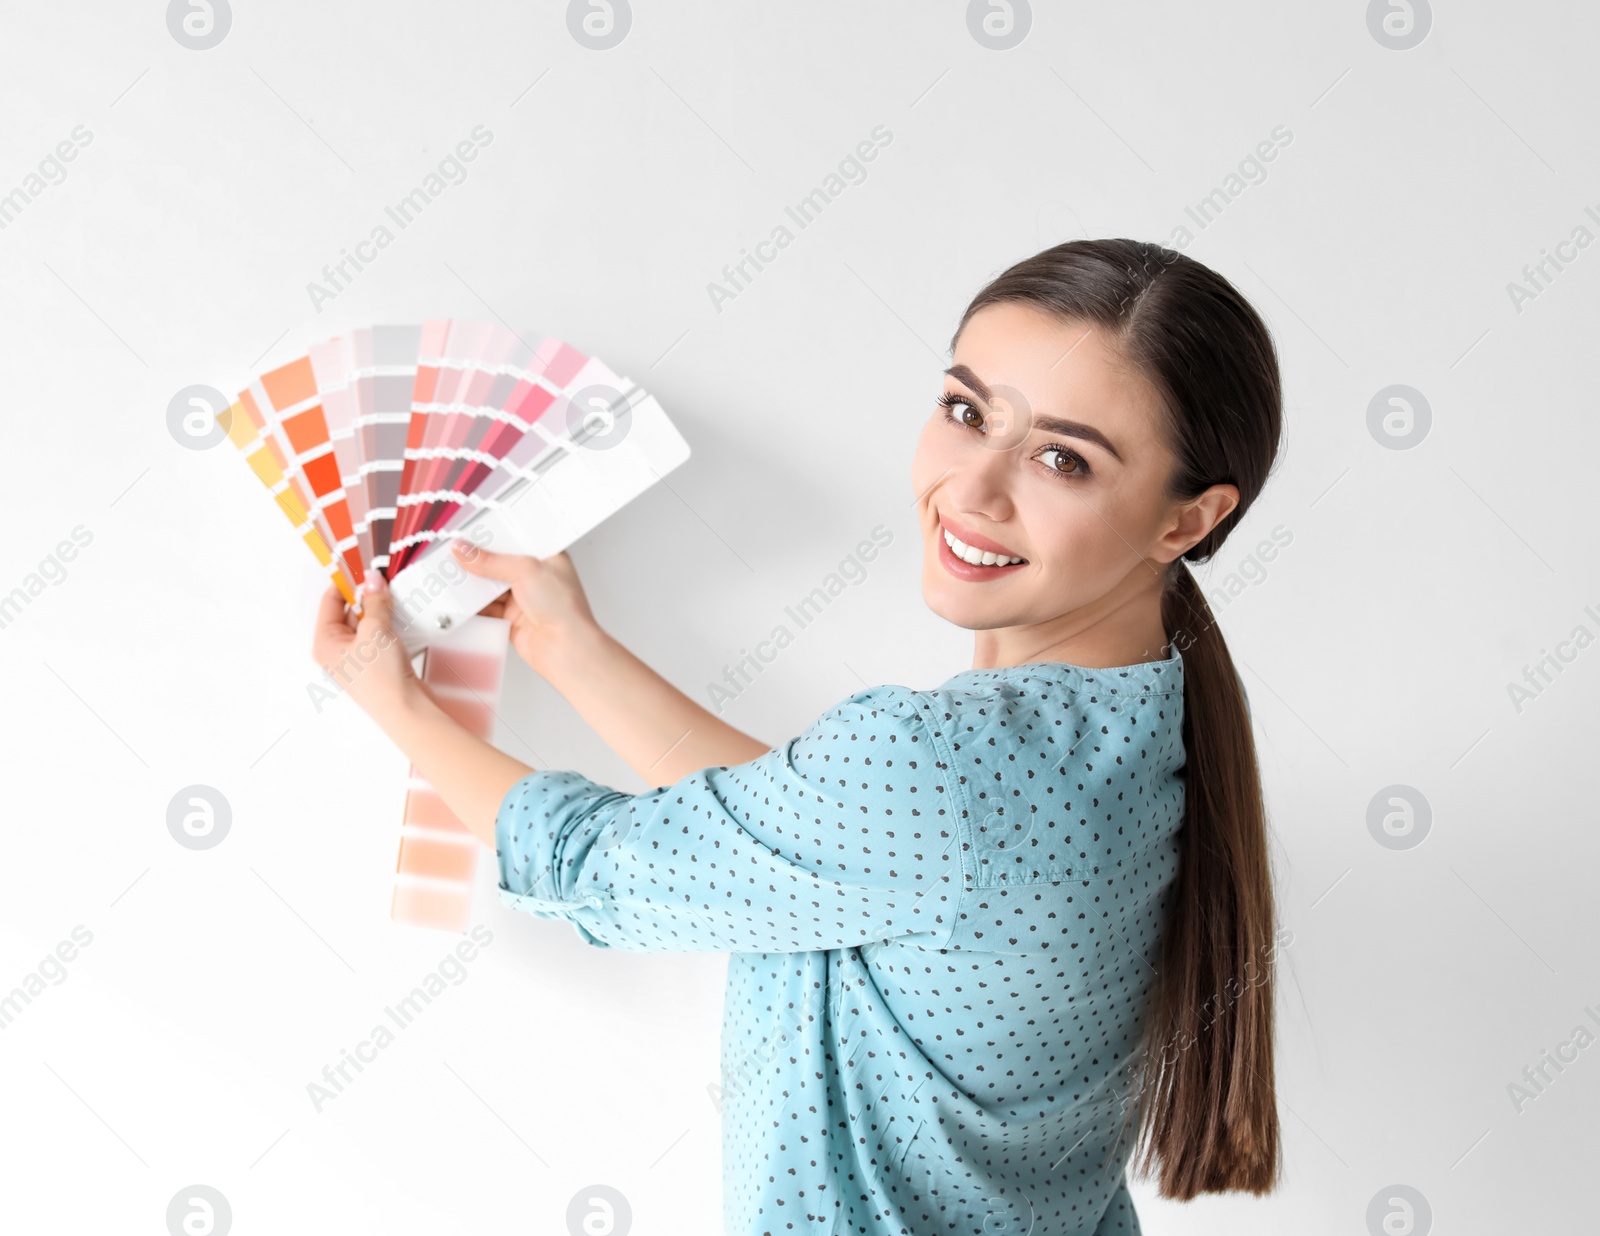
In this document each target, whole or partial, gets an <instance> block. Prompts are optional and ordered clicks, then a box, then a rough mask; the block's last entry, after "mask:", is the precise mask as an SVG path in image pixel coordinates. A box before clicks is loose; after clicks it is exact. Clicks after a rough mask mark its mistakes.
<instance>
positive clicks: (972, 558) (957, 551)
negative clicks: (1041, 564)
mask: <svg viewBox="0 0 1600 1236" xmlns="http://www.w3.org/2000/svg"><path fill="white" fill-rule="evenodd" d="M944 543H945V544H946V545H948V546H949V547H950V552H951V553H953V554H954V555H955V556H956V557H957V558H960V559H961V561H963V562H970V563H971V564H972V565H973V566H1010V565H1011V564H1012V563H1013V562H1025V561H1027V559H1025V558H1013V557H1011V556H1009V555H1007V554H996V553H992V552H991V551H989V550H987V549H973V548H972V546H970V545H963V544H962V543H961V542H960V541H958V540H956V538H955V537H953V536H951V535H950V534H949V533H948V532H945V534H944Z"/></svg>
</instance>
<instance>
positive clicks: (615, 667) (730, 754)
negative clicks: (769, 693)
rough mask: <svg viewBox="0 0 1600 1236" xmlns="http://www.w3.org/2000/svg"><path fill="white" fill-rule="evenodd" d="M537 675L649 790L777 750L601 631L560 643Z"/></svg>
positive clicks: (582, 632)
mask: <svg viewBox="0 0 1600 1236" xmlns="http://www.w3.org/2000/svg"><path fill="white" fill-rule="evenodd" d="M540 673H541V674H543V676H544V677H545V678H546V679H547V680H548V681H549V683H550V685H551V686H553V687H555V689H556V690H557V691H559V692H561V694H562V695H564V696H565V697H566V699H567V702H568V703H570V704H571V705H572V706H573V707H574V708H576V709H577V710H578V713H579V715H580V716H582V717H583V719H584V720H585V721H587V722H588V723H589V725H590V726H591V727H592V728H593V729H594V731H595V733H597V734H599V735H600V737H601V738H603V739H605V740H606V744H607V745H608V746H609V747H610V748H611V749H612V750H613V751H615V752H616V753H617V754H618V755H620V756H621V757H622V758H623V759H624V760H625V761H627V763H628V766H629V767H630V768H632V769H633V770H634V772H636V773H638V774H639V776H640V777H642V778H644V781H645V783H646V784H647V785H651V786H661V785H671V784H673V783H674V782H676V781H679V780H681V779H682V778H684V777H687V776H688V775H689V774H690V773H692V772H698V771H699V770H700V769H702V768H710V767H713V766H716V765H724V764H725V765H733V764H743V763H745V762H746V761H749V760H753V759H755V758H756V757H757V756H758V755H762V754H765V753H766V752H767V751H770V750H771V749H772V745H771V744H770V743H764V742H761V741H760V740H759V739H756V738H752V737H751V736H750V735H749V734H746V733H744V732H742V731H740V730H737V729H735V728H734V727H733V726H731V725H729V724H728V723H727V722H726V721H723V720H722V719H721V718H719V717H718V716H717V715H716V714H715V713H713V712H711V711H710V710H709V709H706V708H703V707H701V706H700V705H699V704H697V703H695V702H694V701H693V700H692V699H690V698H689V697H688V696H687V695H685V694H684V693H683V692H682V691H680V690H678V688H676V687H675V686H673V685H672V684H671V683H670V682H668V681H667V680H666V679H665V678H663V677H662V676H661V675H660V674H658V673H656V671H655V670H653V669H651V668H650V667H649V666H648V665H646V664H645V663H644V662H643V661H641V660H639V658H638V657H636V656H634V655H633V653H631V652H629V651H628V650H627V649H626V648H625V647H623V646H622V645H621V644H620V643H618V642H617V641H616V640H615V639H613V638H612V637H611V636H610V635H608V634H606V632H605V631H603V630H601V629H600V627H599V626H588V627H581V628H578V629H576V630H574V631H572V632H571V633H570V634H568V635H567V636H565V637H563V638H561V639H559V640H557V641H555V642H554V644H553V645H552V646H551V647H550V648H548V649H547V650H546V653H545V655H544V656H543V657H542V658H541V660H540Z"/></svg>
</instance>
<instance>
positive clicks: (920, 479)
mask: <svg viewBox="0 0 1600 1236" xmlns="http://www.w3.org/2000/svg"><path fill="white" fill-rule="evenodd" d="M940 428H941V426H940V425H939V424H938V423H937V422H935V421H934V420H932V419H930V420H929V421H928V422H927V423H926V424H925V425H923V427H922V434H921V436H920V437H918V438H917V449H916V452H915V453H914V454H913V455H912V457H911V490H912V492H913V493H914V494H916V496H917V500H918V501H919V502H920V501H923V500H925V499H926V498H927V496H928V490H929V489H930V488H931V487H932V486H933V485H934V483H935V482H936V481H937V480H938V479H939V477H940V475H941V474H942V473H944V472H945V471H946V470H948V468H949V467H950V463H951V456H952V450H951V446H952V444H951V443H950V442H949V441H948V440H947V437H948V435H945V434H941V433H940V432H939V430H940Z"/></svg>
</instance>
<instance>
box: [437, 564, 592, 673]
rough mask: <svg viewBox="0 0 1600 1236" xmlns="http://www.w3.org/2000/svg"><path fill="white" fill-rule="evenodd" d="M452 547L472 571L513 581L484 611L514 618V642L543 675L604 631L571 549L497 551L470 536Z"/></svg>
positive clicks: (487, 577) (466, 568) (471, 572)
mask: <svg viewBox="0 0 1600 1236" xmlns="http://www.w3.org/2000/svg"><path fill="white" fill-rule="evenodd" d="M450 548H451V550H452V551H453V553H454V556H455V560H456V561H457V562H459V563H460V564H461V566H462V568H463V569H464V570H466V572H467V573H468V574H470V575H477V576H480V577H482V578H484V579H496V580H502V581H504V582H505V583H506V584H508V585H509V586H510V589H511V590H510V591H509V592H507V593H506V594H505V595H504V596H503V597H501V598H500V599H499V600H497V601H493V602H491V603H490V604H489V605H487V606H485V607H484V609H483V610H482V612H483V613H484V614H487V615H489V616H490V617H498V618H505V619H507V620H508V621H509V622H510V623H511V646H512V647H513V648H515V649H516V650H517V655H518V656H520V657H521V658H522V659H523V660H524V661H526V662H527V663H528V664H529V665H531V666H532V667H533V668H534V670H535V671H536V672H538V673H539V674H540V675H541V676H543V677H545V678H548V677H550V672H549V671H550V669H551V667H552V665H553V664H554V659H555V658H557V657H560V656H562V655H563V654H564V653H565V652H567V651H569V650H571V649H572V648H574V647H575V646H576V645H577V644H578V643H579V642H580V641H581V640H582V639H583V638H585V637H587V636H589V635H593V634H595V633H597V632H598V631H599V623H597V622H596V621H595V619H594V613H593V611H592V610H590V608H589V598H588V597H587V596H586V595H585V594H584V591H583V585H582V584H581V583H579V582H578V571H577V568H576V567H574V566H573V565H572V558H571V557H570V556H569V555H568V554H567V552H566V551H565V550H563V551H562V552H561V553H559V554H552V555H550V557H548V558H534V557H530V556H528V555H526V554H496V553H491V552H490V551H489V550H487V549H482V548H479V547H478V546H476V545H474V544H473V543H472V542H471V541H468V540H464V539H458V540H456V541H453V542H452V543H451V546H450Z"/></svg>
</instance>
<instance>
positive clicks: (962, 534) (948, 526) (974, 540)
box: [939, 515, 1026, 566]
mask: <svg viewBox="0 0 1600 1236" xmlns="http://www.w3.org/2000/svg"><path fill="white" fill-rule="evenodd" d="M939 524H940V529H941V535H940V537H939V539H940V540H941V541H942V540H944V536H943V532H944V531H948V532H949V533H950V535H951V536H953V537H955V539H956V540H958V541H960V542H961V543H962V544H963V545H970V546H971V547H972V548H973V549H984V550H988V551H989V552H990V553H991V554H1004V555H1005V556H1006V557H1007V558H1020V557H1022V555H1021V554H1014V553H1012V552H1011V551H1010V550H1009V549H1007V548H1006V547H1005V546H1004V545H1002V544H1000V542H998V541H991V540H990V539H989V538H988V537H986V536H979V535H978V534H977V533H976V532H968V531H967V530H966V529H965V528H963V527H962V526H961V525H960V524H956V523H952V522H951V521H950V520H949V519H947V518H946V517H945V516H943V515H941V516H939ZM1016 565H1018V566H1023V565H1026V564H1025V563H1017V564H1016Z"/></svg>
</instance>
